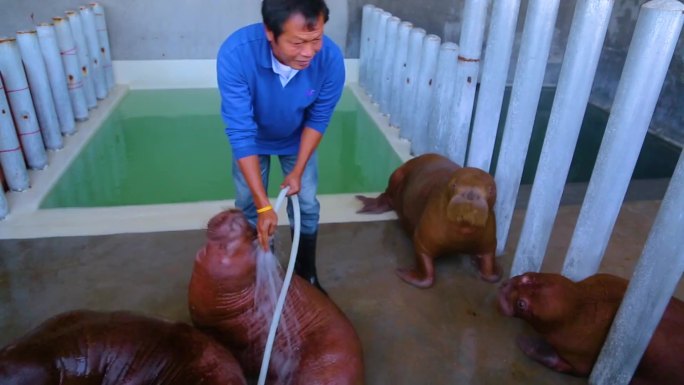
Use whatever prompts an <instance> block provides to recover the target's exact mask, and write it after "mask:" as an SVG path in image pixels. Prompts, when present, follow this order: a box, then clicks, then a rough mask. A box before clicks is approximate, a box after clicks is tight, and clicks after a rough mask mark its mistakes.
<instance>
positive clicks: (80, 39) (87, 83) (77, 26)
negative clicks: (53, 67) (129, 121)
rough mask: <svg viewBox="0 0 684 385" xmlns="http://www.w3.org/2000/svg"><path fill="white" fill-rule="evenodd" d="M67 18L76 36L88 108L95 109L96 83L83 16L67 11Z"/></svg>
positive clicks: (77, 54)
mask: <svg viewBox="0 0 684 385" xmlns="http://www.w3.org/2000/svg"><path fill="white" fill-rule="evenodd" d="M66 16H67V18H68V19H69V25H70V26H71V32H72V33H73V35H74V42H75V43H76V56H77V57H78V64H79V65H80V67H81V77H83V91H84V92H85V97H86V103H87V105H88V108H95V107H97V98H96V97H95V82H94V81H93V74H92V71H91V69H90V56H89V55H88V44H86V39H85V35H84V34H83V23H82V22H81V14H80V13H78V12H76V11H67V12H66Z"/></svg>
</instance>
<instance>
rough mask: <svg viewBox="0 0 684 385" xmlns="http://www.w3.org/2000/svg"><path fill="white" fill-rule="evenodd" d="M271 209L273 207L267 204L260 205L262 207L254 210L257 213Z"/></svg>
mask: <svg viewBox="0 0 684 385" xmlns="http://www.w3.org/2000/svg"><path fill="white" fill-rule="evenodd" d="M272 209H273V207H271V206H270V205H268V206H264V207H262V208H260V209H257V211H256V212H257V214H261V213H265V212H266V211H268V210H272Z"/></svg>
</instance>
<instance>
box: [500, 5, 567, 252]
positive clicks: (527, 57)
mask: <svg viewBox="0 0 684 385" xmlns="http://www.w3.org/2000/svg"><path fill="white" fill-rule="evenodd" d="M559 2H560V0H530V2H529V4H528V6H527V15H526V17H525V27H524V28H523V33H522V42H521V44H520V53H519V56H518V64H517V66H516V69H515V79H514V80H513V89H512V91H511V100H510V102H509V104H508V113H507V116H506V125H505V127H504V133H503V139H502V141H501V149H500V150H499V158H498V161H497V166H496V174H495V176H494V180H495V182H496V190H497V197H496V204H495V207H494V212H495V213H496V239H497V246H496V252H497V255H501V253H503V250H504V249H505V247H506V241H507V239H508V230H509V229H510V226H511V219H512V218H513V210H514V209H515V202H516V200H517V197H518V189H519V188H520V180H521V179H522V172H523V167H524V165H525V157H526V156H527V148H528V146H529V143H530V137H531V136H532V127H533V126H534V117H535V116H536V114H537V106H538V104H539V97H540V95H541V88H542V83H543V81H544V72H545V69H546V61H547V60H548V57H549V51H550V49H551V38H552V37H553V29H554V25H555V23H556V16H557V15H558V4H559Z"/></svg>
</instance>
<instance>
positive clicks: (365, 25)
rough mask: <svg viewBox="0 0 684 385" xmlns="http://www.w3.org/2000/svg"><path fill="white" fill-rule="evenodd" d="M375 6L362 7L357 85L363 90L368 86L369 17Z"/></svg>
mask: <svg viewBox="0 0 684 385" xmlns="http://www.w3.org/2000/svg"><path fill="white" fill-rule="evenodd" d="M374 9H375V6H374V5H373V4H366V5H364V6H363V14H362V19H361V20H362V21H361V42H360V48H359V85H360V86H361V87H363V88H366V87H367V86H368V83H367V82H368V81H367V79H368V61H369V59H370V47H371V44H370V39H371V37H370V35H371V33H370V29H371V15H372V13H373V10H374Z"/></svg>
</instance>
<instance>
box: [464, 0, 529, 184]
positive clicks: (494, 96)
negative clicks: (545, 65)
mask: <svg viewBox="0 0 684 385" xmlns="http://www.w3.org/2000/svg"><path fill="white" fill-rule="evenodd" d="M519 11H520V0H506V1H495V2H494V4H493V6H492V17H491V21H490V22H489V34H488V36H487V48H486V50H485V54H484V61H483V63H482V78H481V79H482V80H481V81H480V92H479V95H478V97H477V107H476V109H475V118H474V120H473V132H472V134H471V139H470V150H469V151H468V160H467V161H466V164H467V165H468V166H470V167H477V168H479V169H482V170H485V171H489V169H490V167H491V163H492V155H493V152H494V142H495V139H496V133H497V131H498V128H499V118H501V105H502V104H503V97H504V92H505V90H506V81H507V80H508V67H509V65H510V63H511V52H512V51H513V41H514V40H515V28H516V25H517V22H518V13H519Z"/></svg>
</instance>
